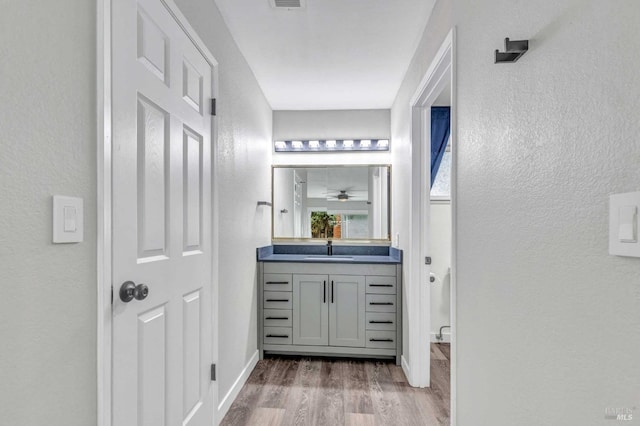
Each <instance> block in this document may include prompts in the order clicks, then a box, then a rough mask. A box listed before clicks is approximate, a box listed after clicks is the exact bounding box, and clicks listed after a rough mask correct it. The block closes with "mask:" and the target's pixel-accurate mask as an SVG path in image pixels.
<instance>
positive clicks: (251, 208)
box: [176, 0, 272, 400]
mask: <svg viewBox="0 0 640 426" xmlns="http://www.w3.org/2000/svg"><path fill="white" fill-rule="evenodd" d="M176 3H177V4H178V6H179V7H180V9H181V10H182V12H183V13H184V14H185V16H186V17H187V19H189V21H190V23H191V25H192V26H193V27H194V29H195V30H196V31H197V32H198V34H199V35H200V37H201V38H202V40H203V41H204V42H205V43H206V44H207V46H208V47H209V50H211V53H212V54H213V56H214V57H215V58H216V60H217V61H218V62H219V64H220V66H219V88H220V93H219V95H220V96H219V98H218V103H217V107H218V108H217V109H218V116H219V118H218V124H219V126H218V150H217V155H218V164H219V168H218V176H219V183H218V187H219V189H220V192H219V202H220V217H219V218H218V220H219V238H220V247H221V251H220V259H219V262H220V263H219V265H220V268H219V271H218V277H217V278H218V283H219V300H218V307H219V328H218V333H219V356H220V359H219V388H218V396H219V399H220V400H221V399H222V398H224V396H225V395H226V394H227V392H228V391H229V389H230V388H231V386H232V385H233V382H234V381H235V380H236V379H237V378H238V375H239V374H240V372H241V371H242V369H243V368H244V367H245V366H246V364H247V362H248V361H249V359H250V358H251V356H253V354H254V353H255V351H256V350H257V335H256V333H257V327H258V326H257V318H256V315H257V305H256V297H257V296H256V288H257V283H256V252H255V250H256V247H260V246H265V245H268V244H269V243H270V235H271V217H270V214H271V211H270V209H269V208H267V207H257V202H258V201H259V200H268V199H270V197H271V175H270V173H271V171H270V162H271V149H272V147H271V135H272V128H271V123H272V112H271V108H270V107H269V104H268V103H267V101H266V99H265V97H264V95H263V94H262V91H261V90H260V87H259V86H258V83H257V82H256V80H255V77H254V75H253V73H252V72H251V70H250V68H249V66H248V65H247V62H246V61H245V59H244V57H243V56H242V54H241V53H240V51H239V50H238V48H237V46H236V44H235V42H234V41H233V39H232V37H231V34H230V33H229V30H228V29H227V27H226V25H225V23H224V21H223V20H222V17H221V16H220V12H219V11H218V9H217V7H216V6H215V4H214V2H213V1H212V0H177V1H176Z"/></svg>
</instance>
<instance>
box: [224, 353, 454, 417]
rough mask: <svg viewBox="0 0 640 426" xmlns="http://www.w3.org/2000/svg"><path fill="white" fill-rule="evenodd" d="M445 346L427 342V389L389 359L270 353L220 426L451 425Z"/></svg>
mask: <svg viewBox="0 0 640 426" xmlns="http://www.w3.org/2000/svg"><path fill="white" fill-rule="evenodd" d="M449 377H450V352H449V344H445V343H440V344H432V345H431V388H428V389H416V388H412V387H410V386H409V384H408V383H407V379H406V378H405V376H404V373H403V371H402V368H401V367H399V366H397V365H395V364H394V363H391V362H383V361H360V360H354V359H327V358H307V357H301V358H295V357H272V358H265V359H264V360H262V361H259V362H258V365H257V366H256V368H255V369H254V370H253V372H252V373H251V376H249V379H248V380H247V383H246V384H245V385H244V387H243V388H242V390H241V391H240V394H239V395H238V397H237V398H236V400H235V401H234V403H233V405H232V406H231V408H230V409H229V412H228V413H227V415H226V416H225V418H224V419H223V420H222V423H221V425H223V426H245V425H249V426H263V425H264V426H289V425H317V426H342V425H349V426H374V425H375V426H413V425H415V426H426V425H428V426H430V425H448V424H449V400H450V392H449V390H450V385H449Z"/></svg>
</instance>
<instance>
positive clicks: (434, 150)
mask: <svg viewBox="0 0 640 426" xmlns="http://www.w3.org/2000/svg"><path fill="white" fill-rule="evenodd" d="M450 131H451V108H450V107H431V186H433V182H435V180H436V175H437V174H438V169H439V168H440V163H441V162H442V157H443V156H444V151H445V149H446V148H447V141H448V140H449V133H450Z"/></svg>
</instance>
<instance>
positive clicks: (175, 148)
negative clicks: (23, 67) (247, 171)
mask: <svg viewBox="0 0 640 426" xmlns="http://www.w3.org/2000/svg"><path fill="white" fill-rule="evenodd" d="M112 34H113V36H112V64H113V69H112V84H113V153H112V156H113V157H112V161H113V194H112V196H113V224H112V225H113V229H112V232H113V288H114V297H113V377H112V385H113V387H112V392H113V396H112V398H113V407H112V410H113V426H133V425H138V426H164V425H167V426H176V425H185V426H204V425H211V424H213V421H214V419H213V387H212V386H213V384H212V382H211V380H210V365H211V363H212V359H213V353H212V340H213V330H212V304H213V301H212V270H211V268H212V256H213V254H212V247H213V244H212V231H211V223H212V211H211V152H212V125H213V121H212V117H211V115H210V110H209V107H207V105H208V101H209V99H210V98H211V97H212V94H213V93H212V81H213V79H212V77H213V73H214V69H213V65H212V64H210V63H209V62H208V61H207V59H206V58H205V57H204V56H203V54H202V53H201V52H200V51H199V50H198V48H197V47H196V46H195V45H194V43H193V42H192V41H191V39H190V38H189V37H188V36H187V34H186V32H185V31H184V30H183V28H182V27H181V26H180V24H179V23H178V21H177V20H176V19H175V18H174V16H173V14H172V13H171V12H170V10H169V9H168V8H167V6H166V5H165V3H164V2H163V1H161V0H114V1H113V10H112ZM126 281H132V282H133V283H134V284H135V285H140V284H145V285H146V286H147V287H148V295H147V297H146V298H142V297H143V296H144V294H143V293H142V292H141V291H138V292H137V296H138V297H139V298H140V299H141V300H138V298H134V299H133V300H131V301H129V302H125V301H123V300H121V297H120V293H119V290H120V287H121V285H122V283H124V282H126ZM138 289H141V287H138Z"/></svg>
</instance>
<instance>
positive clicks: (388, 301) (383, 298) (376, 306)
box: [367, 294, 396, 312]
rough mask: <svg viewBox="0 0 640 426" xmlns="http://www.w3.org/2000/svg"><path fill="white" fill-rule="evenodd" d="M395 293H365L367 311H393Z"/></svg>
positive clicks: (394, 309)
mask: <svg viewBox="0 0 640 426" xmlns="http://www.w3.org/2000/svg"><path fill="white" fill-rule="evenodd" d="M395 311H396V295H395V294H367V312H395Z"/></svg>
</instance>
